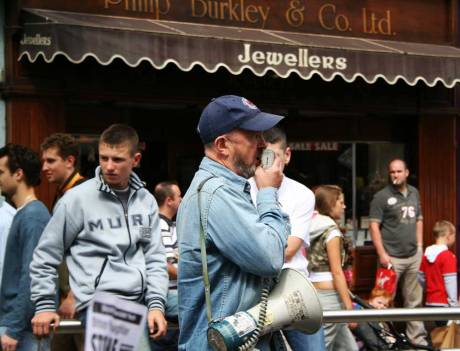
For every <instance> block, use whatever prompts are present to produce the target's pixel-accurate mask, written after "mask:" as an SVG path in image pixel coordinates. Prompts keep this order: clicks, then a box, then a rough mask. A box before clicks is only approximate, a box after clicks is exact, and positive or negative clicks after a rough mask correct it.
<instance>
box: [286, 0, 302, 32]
mask: <svg viewBox="0 0 460 351" xmlns="http://www.w3.org/2000/svg"><path fill="white" fill-rule="evenodd" d="M304 11H305V6H300V1H299V0H292V1H291V2H290V5H289V8H288V10H287V11H286V21H287V23H289V24H290V25H291V26H293V27H300V26H301V25H303V24H304V22H305V16H304V14H303V13H304Z"/></svg>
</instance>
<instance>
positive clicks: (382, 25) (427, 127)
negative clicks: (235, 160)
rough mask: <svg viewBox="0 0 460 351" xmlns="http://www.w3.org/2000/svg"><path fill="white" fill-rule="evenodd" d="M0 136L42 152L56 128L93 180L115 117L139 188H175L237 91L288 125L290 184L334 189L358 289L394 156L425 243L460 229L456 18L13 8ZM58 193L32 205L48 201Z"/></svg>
mask: <svg viewBox="0 0 460 351" xmlns="http://www.w3.org/2000/svg"><path fill="white" fill-rule="evenodd" d="M4 6H6V12H5V13H6V30H5V43H6V79H5V83H4V84H3V85H2V86H1V87H0V93H1V94H2V97H3V99H4V100H5V103H6V118H7V120H6V121H7V141H9V142H14V143H21V144H25V145H28V146H31V147H33V148H34V149H36V150H38V149H39V145H40V143H41V141H42V140H43V139H44V138H45V137H46V136H48V135H49V134H51V133H53V132H58V131H60V132H67V133H71V134H73V135H75V136H76V137H77V138H79V140H81V142H82V157H81V160H80V164H81V168H82V170H83V172H85V174H87V175H91V172H92V171H93V169H94V165H95V164H96V163H97V147H96V144H95V140H97V137H98V135H99V134H100V132H101V131H102V130H103V129H105V128H106V127H107V126H108V125H109V124H111V123H114V122H122V123H128V124H130V125H132V126H133V127H135V128H136V129H137V130H138V131H139V134H140V137H141V140H142V149H143V159H142V163H141V166H140V169H139V170H138V171H139V172H140V174H141V176H142V177H143V179H144V180H145V181H146V182H147V183H148V185H149V186H152V185H154V184H155V183H156V182H158V181H160V180H164V179H177V180H178V181H179V183H180V185H181V186H182V190H183V191H185V190H186V187H187V186H188V184H189V181H190V179H191V177H192V176H193V173H194V172H195V170H196V168H197V166H198V164H199V162H200V159H201V157H202V147H201V145H200V141H199V138H198V136H197V134H196V131H195V130H196V124H197V121H198V118H199V115H200V111H201V109H202V108H203V107H204V106H205V105H206V104H207V102H208V101H209V100H210V99H211V98H213V97H216V96H219V95H223V94H238V95H243V96H245V97H247V98H249V99H250V100H252V101H253V102H254V103H256V104H257V105H258V106H259V107H261V108H262V109H264V110H267V111H271V112H274V113H279V114H283V115H285V116H286V118H285V121H284V122H283V127H284V128H285V129H286V131H287V133H288V138H289V140H290V146H291V148H292V149H293V159H292V162H291V164H290V165H289V167H288V169H287V173H288V174H289V175H291V177H293V178H294V179H296V180H298V181H300V182H302V183H304V184H305V185H307V186H310V187H312V186H314V185H317V184H321V183H333V184H339V185H341V186H342V187H343V189H344V191H345V194H346V203H347V211H346V216H345V218H344V224H346V225H347V226H348V227H349V229H350V233H352V235H353V238H354V240H355V244H356V255H355V256H356V257H355V266H356V267H359V269H357V270H356V272H355V289H356V290H358V291H359V290H360V289H362V290H364V289H367V288H368V286H369V285H370V284H372V279H373V269H374V268H375V264H374V262H375V252H374V251H373V248H372V246H368V245H367V246H365V244H366V243H367V242H368V241H369V240H370V238H369V234H368V232H367V224H368V211H369V201H370V199H371V198H372V194H373V193H374V192H375V191H376V189H378V188H380V187H381V186H382V185H383V184H384V183H385V182H386V179H387V178H386V164H387V162H388V161H389V160H390V159H392V158H394V157H401V158H404V159H405V160H406V161H407V163H408V165H409V168H410V171H411V177H410V182H411V183H412V184H414V185H416V186H417V187H418V188H419V189H420V193H421V198H422V205H423V212H424V218H425V233H424V237H425V244H428V243H430V242H431V230H430V228H431V227H432V225H433V223H434V222H435V221H436V220H439V219H448V220H451V221H454V222H456V220H457V213H458V208H459V203H460V202H459V200H458V196H457V187H458V184H457V183H458V182H457V168H458V165H459V164H460V163H459V160H458V154H457V145H458V143H457V135H458V132H459V130H460V129H459V127H458V122H457V121H458V119H457V117H458V115H459V112H460V109H459V103H460V102H459V97H460V95H459V88H458V87H457V85H458V84H457V83H458V82H460V48H459V30H458V23H459V8H458V6H459V5H458V2H457V1H453V0H440V1H432V0H405V1H399V0H384V1H382V0H355V1H347V0H308V1H307V0H80V1H70V0H10V1H7V2H6V4H5V5H4ZM53 193H54V189H53V188H52V187H49V186H48V185H47V184H46V182H43V184H42V185H41V186H40V188H39V195H40V198H42V199H43V200H44V201H45V202H46V203H47V204H50V202H51V199H52V198H53Z"/></svg>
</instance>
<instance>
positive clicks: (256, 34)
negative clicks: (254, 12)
mask: <svg viewBox="0 0 460 351" xmlns="http://www.w3.org/2000/svg"><path fill="white" fill-rule="evenodd" d="M25 12H26V13H27V16H26V18H27V19H26V20H25V21H24V24H23V34H22V36H21V38H20V56H19V59H22V58H24V57H27V58H28V60H29V61H31V62H34V61H36V60H37V58H38V57H40V56H42V57H43V59H44V60H45V61H46V62H52V61H53V60H54V59H55V57H56V56H58V55H63V56H65V57H67V59H68V60H70V61H71V62H73V63H80V62H82V61H83V60H85V59H86V58H87V57H93V58H94V59H96V60H97V61H98V62H99V63H100V64H101V65H109V64H110V63H111V62H112V61H113V60H114V59H116V58H119V59H121V60H123V61H124V62H126V64H127V65H129V66H132V67H136V66H138V65H139V64H140V63H141V62H143V61H147V62H149V63H150V64H151V65H152V66H153V67H155V68H157V69H162V68H164V67H165V66H166V65H167V64H169V63H174V64H175V65H176V66H177V67H179V68H180V69H181V70H183V71H189V70H191V69H192V68H193V67H195V66H201V67H202V68H203V69H204V70H206V71H207V72H215V71H217V70H218V69H219V68H220V67H225V68H226V69H227V70H228V71H230V72H231V73H233V74H240V73H241V72H242V71H243V70H244V69H249V70H251V71H252V72H253V73H254V74H255V75H257V76H263V75H265V74H267V73H269V72H274V73H275V74H276V75H278V76H279V77H282V78H286V77H288V76H289V75H291V74H297V75H299V76H300V77H302V78H303V79H310V78H311V77H312V76H313V75H315V74H317V75H319V76H321V77H322V79H324V80H326V81H330V80H332V79H334V78H335V77H336V76H340V77H342V78H343V79H344V80H346V81H347V82H353V81H354V80H355V79H356V78H357V77H361V78H363V79H364V80H365V81H366V82H368V83H374V82H375V81H377V79H379V78H382V79H384V80H385V81H386V82H388V83H389V84H395V83H396V82H397V81H398V80H404V81H405V82H406V83H407V84H409V85H415V84H417V83H418V82H420V81H422V82H424V83H425V84H427V85H428V86H434V85H436V84H437V83H438V82H441V83H442V84H444V85H445V86H446V87H449V88H451V87H453V86H454V85H455V84H456V83H458V82H460V49H459V48H455V47H452V46H443V45H431V44H419V43H407V42H395V41H383V40H369V39H362V38H346V37H336V36H326V35H316V34H302V33H293V32H280V31H273V30H263V29H246V28H236V27H224V26H213V25H203V24H195V23H183V22H172V21H157V20H149V19H136V18H127V17H114V16H107V15H95V14H82V13H74V12H60V11H51V10H42V9H25Z"/></svg>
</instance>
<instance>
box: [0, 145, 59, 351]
mask: <svg viewBox="0 0 460 351" xmlns="http://www.w3.org/2000/svg"><path fill="white" fill-rule="evenodd" d="M39 184H40V159H39V157H38V155H37V154H36V153H35V152H33V151H32V150H30V149H28V148H25V147H23V146H20V145H13V144H8V145H6V146H5V147H3V148H1V149H0V187H1V189H2V193H3V194H4V195H6V197H7V198H8V199H9V200H10V201H11V202H12V203H13V204H14V206H15V207H16V209H17V212H16V215H15V216H14V218H13V223H12V224H11V228H10V232H9V234H8V240H7V243H6V250H5V260H4V267H3V275H2V284H1V292H0V335H1V347H2V350H3V351H15V350H18V351H32V350H33V351H35V350H37V347H38V345H37V343H38V341H37V340H36V339H35V337H34V336H33V334H32V326H31V324H30V319H31V318H32V316H33V314H34V308H33V304H32V302H31V301H30V277H29V264H30V261H31V260H32V254H33V252H34V249H35V247H36V246H37V243H38V241H39V239H40V236H41V235H42V232H43V229H44V228H45V226H46V224H47V223H48V220H49V218H50V216H49V212H48V210H47V208H46V207H45V205H44V204H43V203H42V202H40V201H38V200H37V197H36V196H35V191H34V187H35V186H38V185H39ZM41 350H48V345H47V343H46V341H43V342H42V345H41Z"/></svg>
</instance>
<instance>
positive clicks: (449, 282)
mask: <svg viewBox="0 0 460 351" xmlns="http://www.w3.org/2000/svg"><path fill="white" fill-rule="evenodd" d="M433 234H434V238H435V240H436V242H435V244H434V245H431V246H428V247H427V248H426V250H425V254H424V255H423V258H422V263H421V265H420V270H419V278H420V283H421V284H422V286H424V287H425V292H426V305H427V306H436V307H444V306H445V307H453V306H458V302H457V298H458V297H457V258H456V257H455V255H454V254H453V253H452V252H451V251H449V247H452V246H453V245H454V243H455V226H454V225H453V224H452V223H450V222H448V221H439V222H436V224H435V225H434V228H433ZM436 324H437V325H445V324H446V322H445V321H443V322H436Z"/></svg>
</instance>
